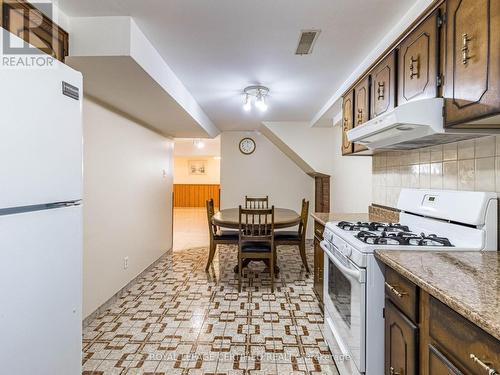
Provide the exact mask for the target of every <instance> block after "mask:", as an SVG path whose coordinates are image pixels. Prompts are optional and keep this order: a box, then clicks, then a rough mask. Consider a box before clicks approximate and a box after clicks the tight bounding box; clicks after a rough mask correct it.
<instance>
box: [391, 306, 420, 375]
mask: <svg viewBox="0 0 500 375" xmlns="http://www.w3.org/2000/svg"><path fill="white" fill-rule="evenodd" d="M417 343H418V328H417V326H416V325H415V324H413V322H412V321H411V320H410V319H408V318H407V317H406V316H405V315H404V314H403V313H402V312H401V311H399V310H398V308H397V307H396V306H394V304H393V303H392V302H391V301H390V300H389V299H386V304H385V373H386V374H389V375H416V373H417V372H416V367H417V366H416V365H417V361H416V359H417Z"/></svg>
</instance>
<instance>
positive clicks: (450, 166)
mask: <svg viewBox="0 0 500 375" xmlns="http://www.w3.org/2000/svg"><path fill="white" fill-rule="evenodd" d="M457 188H458V162H457V161H456V160H455V161H445V162H444V163H443V189H448V190H457Z"/></svg>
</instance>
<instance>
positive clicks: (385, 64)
mask: <svg viewBox="0 0 500 375" xmlns="http://www.w3.org/2000/svg"><path fill="white" fill-rule="evenodd" d="M371 77H372V89H371V108H372V111H371V117H372V118H375V117H377V116H380V115H381V114H383V113H385V112H387V111H390V110H391V109H393V108H394V107H395V106H396V100H395V94H396V90H395V89H396V54H395V52H391V53H390V54H389V55H388V56H387V57H386V58H385V59H383V60H382V61H381V62H380V63H379V64H377V65H376V66H375V68H373V70H372V73H371Z"/></svg>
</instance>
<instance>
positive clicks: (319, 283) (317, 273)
mask: <svg viewBox="0 0 500 375" xmlns="http://www.w3.org/2000/svg"><path fill="white" fill-rule="evenodd" d="M323 264H324V256H323V249H322V248H321V246H320V240H319V238H317V237H314V291H315V292H316V295H317V297H318V300H319V302H320V303H323Z"/></svg>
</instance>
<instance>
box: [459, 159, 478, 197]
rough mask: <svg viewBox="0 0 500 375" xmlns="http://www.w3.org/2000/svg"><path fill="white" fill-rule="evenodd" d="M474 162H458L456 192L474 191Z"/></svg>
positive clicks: (471, 160)
mask: <svg viewBox="0 0 500 375" xmlns="http://www.w3.org/2000/svg"><path fill="white" fill-rule="evenodd" d="M474 179H475V176H474V160H473V159H468V160H459V161H458V190H474Z"/></svg>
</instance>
